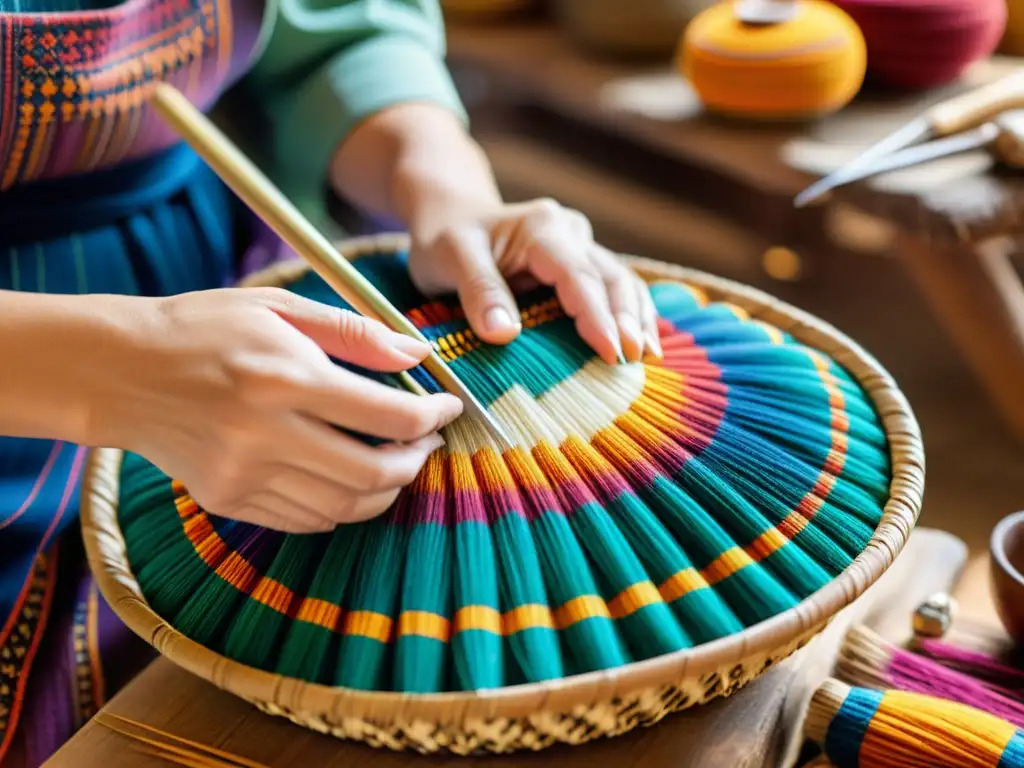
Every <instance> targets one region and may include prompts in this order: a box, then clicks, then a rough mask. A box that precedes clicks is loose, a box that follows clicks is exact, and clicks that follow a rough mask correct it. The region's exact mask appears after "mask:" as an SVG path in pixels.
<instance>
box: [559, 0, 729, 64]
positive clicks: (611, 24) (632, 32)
mask: <svg viewBox="0 0 1024 768" xmlns="http://www.w3.org/2000/svg"><path fill="white" fill-rule="evenodd" d="M715 2H717V0H629V2H622V0H555V2H554V4H553V7H554V10H555V17H556V19H557V20H558V23H559V25H560V26H561V27H562V29H563V30H565V32H566V34H567V35H568V36H569V37H570V38H571V39H572V40H573V41H574V42H575V43H576V44H577V45H579V46H580V47H582V48H585V49H587V50H589V51H593V52H595V53H597V54H601V55H606V56H615V57H629V58H633V57H644V58H659V57H665V58H669V57H671V55H672V53H673V51H675V49H676V45H677V44H678V43H679V37H680V36H681V35H682V34H683V30H684V29H685V28H686V25H687V24H688V23H689V22H690V21H691V20H692V19H693V18H694V17H695V16H697V15H698V14H699V13H701V12H702V11H704V9H706V8H709V7H710V6H712V5H714V4H715Z"/></svg>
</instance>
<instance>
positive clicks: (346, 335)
mask: <svg viewBox="0 0 1024 768" xmlns="http://www.w3.org/2000/svg"><path fill="white" fill-rule="evenodd" d="M334 313H335V315H334V325H335V329H336V331H337V333H338V336H340V337H341V338H342V339H344V340H345V341H346V342H348V343H349V344H361V343H362V342H364V341H366V339H367V336H368V334H369V324H368V323H367V321H366V320H365V319H364V318H362V317H360V316H359V315H357V314H356V313H355V312H350V311H349V310H345V309H336V310H334Z"/></svg>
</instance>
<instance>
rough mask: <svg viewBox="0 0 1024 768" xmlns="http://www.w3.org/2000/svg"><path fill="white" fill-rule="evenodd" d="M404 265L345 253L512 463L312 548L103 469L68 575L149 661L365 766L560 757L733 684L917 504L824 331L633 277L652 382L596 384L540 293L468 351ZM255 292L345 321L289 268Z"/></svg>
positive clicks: (460, 445)
mask: <svg viewBox="0 0 1024 768" xmlns="http://www.w3.org/2000/svg"><path fill="white" fill-rule="evenodd" d="M404 243H405V241H404V240H402V239H398V240H395V239H383V240H369V241H365V242H362V243H356V244H353V245H351V246H350V252H351V253H354V254H357V253H364V254H365V255H361V256H360V258H358V260H356V262H355V263H356V264H357V266H358V267H359V268H360V269H361V271H362V272H363V273H364V274H365V275H366V276H367V277H368V278H369V279H371V280H372V281H373V282H374V284H375V285H377V287H378V288H379V289H380V290H381V291H382V292H383V293H385V295H387V296H388V297H389V298H390V299H391V300H392V301H393V302H394V303H395V304H396V305H397V306H399V308H401V309H402V310H403V311H405V312H406V313H407V314H408V316H409V317H410V318H412V319H413V320H414V322H416V323H417V325H418V326H419V327H421V329H422V330H423V332H424V333H425V334H426V335H427V336H428V337H430V338H432V339H433V340H435V343H436V344H437V346H438V348H439V349H440V350H441V351H442V353H443V354H444V355H445V356H446V357H447V358H449V360H450V363H451V365H452V366H453V368H454V369H455V371H456V373H457V374H458V375H459V376H461V377H462V378H463V380H464V381H465V382H466V383H467V384H468V385H469V386H470V387H471V388H472V389H473V390H474V392H475V393H476V394H477V396H478V397H479V398H480V399H481V400H482V401H483V402H484V403H485V404H487V406H488V408H489V410H490V411H491V412H492V413H493V414H494V415H495V416H496V417H497V418H498V419H499V421H500V422H501V423H502V425H503V426H504V427H505V428H506V429H507V431H509V432H510V433H511V434H512V435H513V436H514V437H515V438H516V441H517V443H518V445H517V447H516V448H515V449H514V450H507V451H506V452H505V453H504V455H502V456H499V455H498V454H497V453H496V452H495V448H496V445H495V444H494V443H492V442H491V438H490V437H488V435H487V433H485V432H484V431H483V430H482V429H481V427H480V426H479V425H476V424H474V423H472V422H469V421H468V420H467V419H461V420H459V421H458V422H456V424H454V425H452V426H451V427H449V428H448V429H447V430H446V433H445V436H446V441H447V444H446V446H445V447H444V448H442V449H440V450H439V451H437V452H436V453H435V454H434V455H433V456H432V457H431V458H430V460H429V461H428V464H427V465H426V467H425V468H424V470H423V471H422V472H421V473H420V475H419V477H418V478H417V480H416V482H415V483H414V484H413V485H412V486H410V487H409V488H407V489H406V490H405V491H403V493H402V495H401V496H400V497H399V500H398V501H397V502H396V504H395V505H394V506H393V507H392V509H391V510H390V511H389V512H388V513H386V514H385V516H383V517H382V518H378V519H376V520H373V521H370V522H368V523H363V524H358V525H354V526H346V527H342V528H339V529H337V530H336V531H335V532H334V533H332V534H322V535H312V536H286V535H282V534H278V533H274V532H270V531H267V530H263V529H259V528H256V527H253V526H250V525H246V524H242V523H236V522H232V521H228V520H223V519H218V518H215V517H213V516H211V515H208V514H207V513H206V512H205V511H203V510H202V509H200V508H198V507H197V506H196V504H195V502H194V501H193V500H192V499H191V498H190V497H189V495H188V491H187V489H186V488H183V487H182V486H181V485H180V484H178V483H176V482H174V481H173V480H172V479H171V478H168V477H166V476H165V475H164V474H163V473H162V472H161V471H160V470H158V469H157V468H155V467H154V466H152V465H151V464H149V463H148V462H146V461H145V460H144V459H142V458H140V457H138V456H134V455H130V454H128V455H122V454H121V453H119V452H117V451H110V450H103V451H98V452H96V453H95V455H94V456H93V459H92V462H91V463H92V468H91V470H90V475H89V477H90V480H89V484H88V489H87V493H86V503H85V509H84V512H83V520H84V526H85V531H86V540H87V548H88V551H89V555H90V561H91V563H92V566H93V569H94V571H95V572H96V573H97V574H98V575H99V578H98V580H99V581H100V582H101V585H102V588H103V590H104V594H105V595H106V596H107V598H108V599H109V600H110V601H111V604H112V605H113V606H114V607H115V610H118V612H119V613H120V614H121V616H122V618H124V619H125V621H126V623H128V625H129V626H131V627H133V628H134V629H135V630H136V631H137V632H139V633H140V634H141V635H142V636H143V637H146V638H147V639H149V640H151V642H153V643H154V644H155V645H156V646H157V647H158V648H159V649H160V650H161V651H163V652H164V653H165V654H167V655H168V656H169V657H170V658H172V659H174V660H177V661H178V662H179V663H182V664H183V665H184V666H186V667H187V668H189V669H191V670H192V671H194V672H197V673H198V674H201V675H203V676H204V677H207V678H209V679H212V680H214V681H215V682H216V683H217V684H219V685H221V686H222V687H225V688H227V689H228V690H232V691H234V692H235V693H237V694H239V695H241V696H243V697H245V698H247V699H249V700H251V701H254V702H256V703H257V704H258V705H260V706H262V707H263V708H264V709H266V710H268V711H270V712H274V713H276V714H287V715H288V716H289V717H291V718H292V719H293V720H296V721H297V722H300V723H303V724H305V725H307V726H309V727H313V728H317V729H319V730H324V731H330V732H332V733H335V734H336V735H338V736H343V737H347V738H356V739H360V740H364V741H369V742H370V743H373V744H377V745H383V746H389V747H393V748H402V747H413V748H415V749H419V750H421V751H436V750H439V749H447V750H451V751H455V752H462V753H466V752H473V751H478V750H484V751H497V752H504V751H509V750H512V749H520V748H531V749H538V748H541V747H544V746H548V745H550V744H552V743H554V742H557V741H561V742H569V743H579V742H582V741H586V740H588V739H590V738H593V737H594V736H597V735H600V734H617V733H622V732H624V731H626V730H629V729H630V728H632V727H634V726H636V725H638V724H646V723H651V722H654V721H657V720H659V719H660V718H661V717H663V716H664V715H665V714H667V713H668V712H671V711H674V710H678V709H682V708H685V707H687V706H691V705H693V704H696V703H700V702H703V701H707V700H709V699H712V698H715V697H716V696H719V695H723V694H727V693H729V692H731V691H732V690H734V689H735V688H737V687H739V686H741V685H743V684H745V683H746V682H748V681H749V680H750V679H752V678H753V677H756V676H757V675H758V674H760V672H762V671H763V670H764V669H766V668H767V667H768V666H770V665H771V664H772V663H774V662H775V661H777V660H779V659H781V658H783V657H785V656H786V655H788V654H789V653H790V652H792V651H793V650H794V649H795V648H796V647H798V646H799V645H800V644H802V643H803V642H805V641H806V640H807V639H808V638H809V637H810V636H812V635H813V634H815V633H816V632H817V631H819V630H820V629H821V627H822V626H823V625H824V623H826V622H827V620H828V618H829V617H830V616H831V615H832V614H833V613H834V612H835V611H837V610H838V609H839V608H841V607H842V606H844V605H846V604H847V603H848V602H849V601H850V600H852V599H853V598H854V597H855V596H856V595H858V594H859V593H860V592H861V591H862V590H863V589H864V588H866V587H867V586H868V584H870V583H871V582H872V581H873V580H874V579H875V578H876V577H877V576H878V575H879V574H880V573H881V572H882V571H883V570H884V569H885V567H887V565H888V564H889V562H891V560H892V558H893V557H894V556H895V553H896V552H898V551H899V549H900V547H901V546H902V544H903V542H904V540H905V538H906V535H907V533H908V532H909V529H910V527H911V526H912V525H913V523H914V521H915V519H916V516H917V511H918V509H919V503H920V493H921V482H922V480H921V470H920V466H921V459H920V439H919V436H918V434H917V428H916V424H915V423H914V421H913V417H912V416H911V415H910V412H909V409H908V408H907V406H906V403H905V402H904V401H903V399H902V396H900V395H899V393H898V391H897V390H896V389H895V387H894V386H893V385H892V382H891V380H890V379H889V378H888V377H887V376H886V375H885V374H884V372H883V371H882V370H881V369H880V368H878V366H877V364H876V363H874V362H873V361H871V360H870V359H869V358H867V357H866V356H864V355H863V354H862V353H859V351H857V350H856V349H855V348H854V347H853V346H852V345H848V342H845V341H844V340H841V337H839V336H838V335H837V334H835V332H833V331H831V330H829V329H827V328H825V327H824V326H821V325H820V324H816V323H815V322H814V321H813V320H812V319H810V318H805V317H802V316H798V315H795V314H791V313H792V311H791V310H787V311H783V310H781V309H779V307H778V306H777V305H775V304H772V303H771V302H770V300H767V299H762V298H761V297H759V295H758V294H754V293H753V292H750V293H749V295H747V294H745V293H744V291H745V290H746V289H742V288H739V287H737V286H731V285H730V284H727V283H719V282H717V281H714V280H712V279H710V278H702V277H700V276H699V275H696V274H695V273H688V272H682V271H679V270H678V269H675V270H673V268H669V267H665V266H664V265H658V264H655V263H652V262H640V261H637V262H636V264H637V265H638V266H639V267H640V268H641V269H642V270H643V274H645V275H646V276H647V277H649V278H657V277H662V278H664V279H661V280H657V281H656V282H653V283H652V293H653V295H654V298H655V301H656V303H657V306H658V309H659V312H660V315H661V334H662V339H663V345H664V347H665V357H664V360H663V361H654V360H649V361H647V362H646V363H637V364H632V365H628V366H619V367H610V366H607V365H605V364H604V363H601V362H600V361H599V360H597V359H596V356H595V355H594V354H593V353H592V352H591V351H590V350H589V349H588V348H587V347H586V346H585V345H584V344H583V343H582V342H581V341H580V340H579V339H578V337H577V336H576V335H575V333H574V331H573V325H572V321H571V320H569V319H567V318H566V317H565V316H564V315H563V314H562V313H561V310H560V308H559V306H558V304H557V301H555V300H554V298H553V295H552V294H551V293H550V292H545V291H538V292H536V293H532V294H530V295H526V296H520V306H521V307H523V309H524V315H523V317H524V331H523V334H522V336H521V338H520V339H518V340H517V341H515V342H514V343H513V344H511V345H509V346H507V347H489V346H483V345H481V344H479V343H478V342H476V341H475V340H474V338H473V336H472V333H471V332H469V331H468V330H467V329H466V324H465V321H464V319H462V316H461V312H460V311H459V310H458V309H457V308H456V307H455V305H454V304H452V303H450V302H446V301H426V300H424V299H423V298H422V297H421V296H420V295H419V294H418V293H417V292H416V291H415V290H414V289H413V287H412V286H411V284H410V282H409V279H408V277H407V273H406V271H405V267H404V257H403V255H402V253H401V248H402V247H403V246H404ZM286 272H290V273H291V274H290V275H289V274H285V273H286ZM683 274H685V275H687V276H688V277H690V278H691V279H689V280H683V279H682V278H681V277H680V275H683ZM260 280H262V281H265V282H264V283H263V284H267V282H272V283H278V284H282V283H283V284H285V285H287V287H288V288H289V289H290V290H293V291H296V292H298V293H301V294H303V295H306V296H310V297H313V298H315V299H317V300H321V301H324V302H331V303H339V300H338V299H336V298H335V296H334V295H333V294H332V293H331V292H330V290H329V289H328V288H327V286H326V285H324V284H323V283H322V282H320V280H319V278H317V277H316V276H315V275H313V274H312V273H310V272H308V271H307V270H306V269H305V268H304V267H302V266H299V265H290V266H288V267H287V268H285V269H284V271H282V270H281V269H278V270H277V271H276V272H273V273H271V274H270V275H269V276H267V275H264V276H263V277H261V278H257V281H260ZM701 281H704V282H705V288H701V287H699V285H698V284H699V283H700V282H701ZM708 291H710V293H708ZM727 291H729V292H727ZM730 292H732V293H730ZM726 298H731V299H734V300H730V301H725V300H723V299H726ZM761 301H763V302H764V303H759V302H761ZM751 312H753V313H754V314H759V315H764V316H765V318H766V319H765V320H762V319H758V318H757V317H752V316H751V314H750V313H751ZM787 312H788V313H789V314H787ZM772 321H775V322H774V324H773V322H772ZM779 326H781V327H783V328H789V329H792V330H793V331H794V332H796V333H799V334H800V335H802V336H806V337H809V338H810V337H813V338H816V339H818V341H819V342H820V343H821V344H822V346H823V347H824V348H826V349H828V348H831V351H833V352H835V353H836V354H838V355H839V356H840V358H842V359H843V360H844V362H845V364H846V365H847V366H849V367H850V369H849V370H847V368H843V367H840V365H839V364H837V363H836V362H835V361H834V360H832V359H830V357H829V356H827V355H826V354H825V352H824V351H818V350H816V349H812V348H810V347H808V346H805V345H804V344H802V343H800V342H799V341H798V340H797V338H796V337H794V336H792V335H790V334H789V333H788V332H787V331H785V330H781V329H780V327H779ZM382 378H384V380H387V379H386V377H382ZM421 382H422V383H423V384H424V385H425V386H427V387H428V388H430V387H432V382H430V381H429V380H428V379H427V378H425V377H421ZM869 393H870V394H869ZM590 673H594V674H590Z"/></svg>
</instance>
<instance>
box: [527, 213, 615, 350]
mask: <svg viewBox="0 0 1024 768" xmlns="http://www.w3.org/2000/svg"><path fill="white" fill-rule="evenodd" d="M527 249H528V255H527V262H528V264H529V265H530V271H531V272H532V273H533V274H534V276H536V278H537V279H538V280H540V281H541V282H543V283H545V284H546V285H550V286H553V287H554V289H555V293H556V295H557V296H558V300H559V302H560V303H561V305H562V308H563V309H564V310H565V312H566V314H567V315H569V317H571V318H573V319H574V320H575V321H576V330H577V332H578V333H579V335H580V337H581V338H582V339H583V340H584V341H586V342H587V343H588V344H589V345H590V346H591V347H592V348H593V349H594V351H595V352H597V354H598V355H599V356H600V357H601V359H602V360H604V361H605V362H606V363H609V364H612V365H614V364H615V363H616V362H620V361H621V360H622V346H621V342H620V340H619V331H618V327H617V325H616V323H615V318H614V317H613V316H612V311H611V306H610V303H609V298H608V287H607V285H606V284H605V281H604V279H603V278H602V277H601V274H600V273H599V272H598V270H597V268H596V266H595V265H594V263H593V262H592V261H591V260H590V258H589V249H590V242H588V241H586V240H584V239H582V238H580V237H578V236H576V235H575V233H573V232H572V231H571V230H570V229H569V228H568V227H546V228H541V229H538V230H535V231H534V232H533V233H532V242H531V243H530V244H529V245H527Z"/></svg>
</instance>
